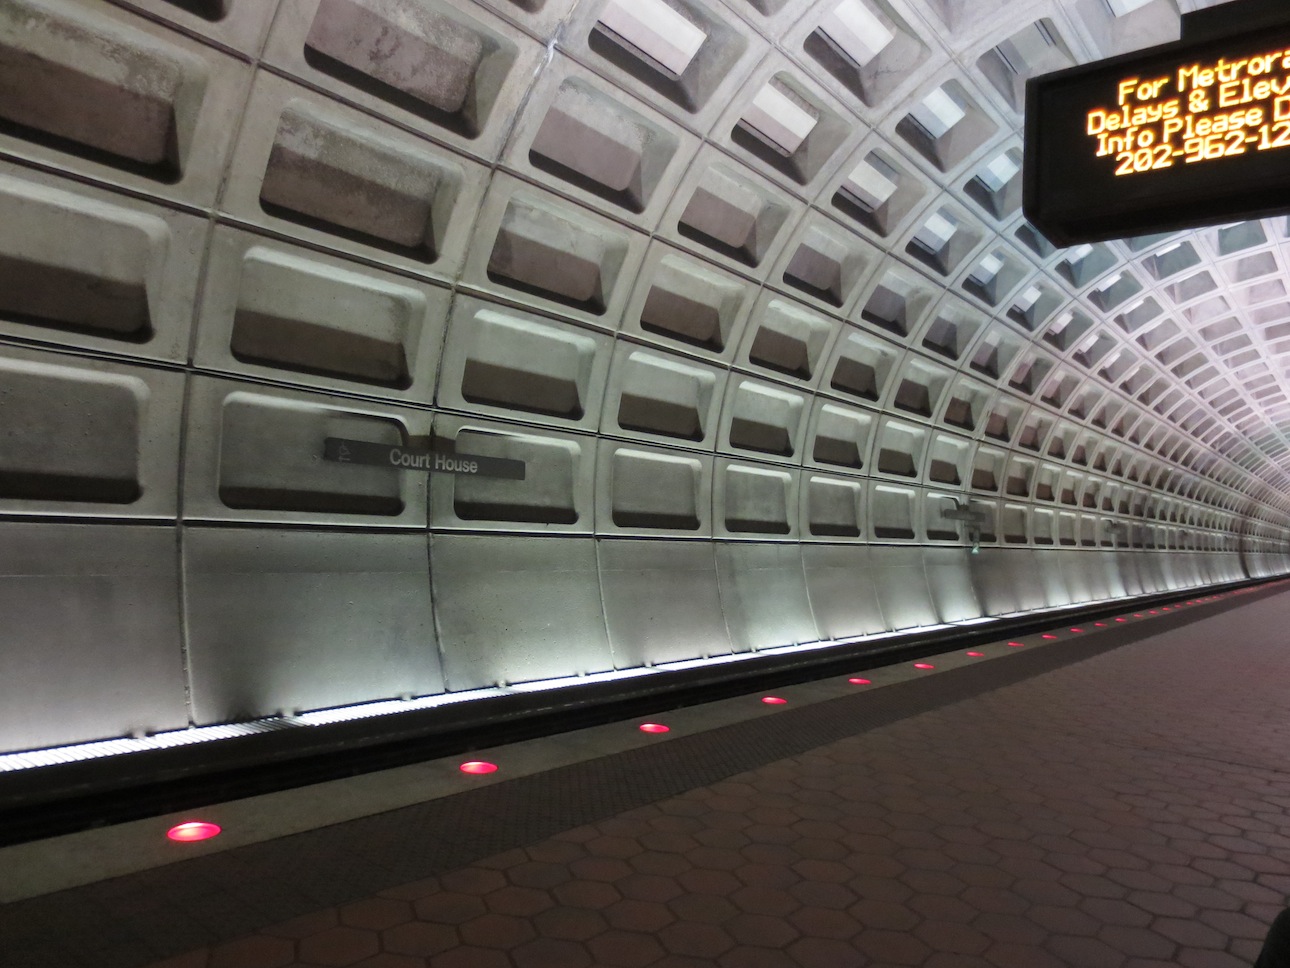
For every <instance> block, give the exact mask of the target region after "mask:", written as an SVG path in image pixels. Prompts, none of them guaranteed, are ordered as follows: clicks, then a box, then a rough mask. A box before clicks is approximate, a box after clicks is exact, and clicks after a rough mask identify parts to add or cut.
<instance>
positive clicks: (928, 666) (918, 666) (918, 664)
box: [914, 662, 936, 669]
mask: <svg viewBox="0 0 1290 968" xmlns="http://www.w3.org/2000/svg"><path fill="white" fill-rule="evenodd" d="M914 668H915V669H935V668H936V666H934V665H932V664H931V663H930V662H915V663H914Z"/></svg>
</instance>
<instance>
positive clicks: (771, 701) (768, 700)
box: [761, 696, 788, 706]
mask: <svg viewBox="0 0 1290 968" xmlns="http://www.w3.org/2000/svg"><path fill="white" fill-rule="evenodd" d="M761 701H762V702H764V703H765V704H766V705H767V706H784V705H787V703H788V700H787V699H780V698H779V696H762V697H761Z"/></svg>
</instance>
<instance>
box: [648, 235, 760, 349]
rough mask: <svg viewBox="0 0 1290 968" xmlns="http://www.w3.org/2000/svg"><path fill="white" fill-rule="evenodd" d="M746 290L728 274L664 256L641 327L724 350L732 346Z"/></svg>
mask: <svg viewBox="0 0 1290 968" xmlns="http://www.w3.org/2000/svg"><path fill="white" fill-rule="evenodd" d="M743 301H744V289H743V287H742V286H740V285H738V284H737V283H735V282H734V281H733V280H731V279H729V278H727V277H726V276H722V275H718V274H717V273H715V272H711V271H708V270H707V269H705V268H704V267H703V266H701V265H699V264H697V263H694V262H690V261H688V260H685V259H681V258H679V257H672V256H664V257H663V259H661V260H660V261H659V263H658V268H657V269H656V271H655V273H654V277H653V279H652V281H651V283H650V288H649V292H648V294H647V295H646V297H645V304H644V306H642V307H641V315H640V325H641V329H643V330H645V331H646V332H648V333H653V334H655V335H657V336H663V337H666V338H668V339H675V340H678V341H680V342H682V343H686V344H688V345H691V346H699V347H702V348H704V349H708V350H712V351H714V352H717V353H720V352H723V351H724V350H725V349H726V346H727V344H728V343H729V340H730V336H731V333H732V332H733V328H734V325H735V320H736V318H737V317H738V315H739V310H740V308H741V307H742V305H743Z"/></svg>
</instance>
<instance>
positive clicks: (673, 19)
mask: <svg viewBox="0 0 1290 968" xmlns="http://www.w3.org/2000/svg"><path fill="white" fill-rule="evenodd" d="M587 46H588V48H589V49H590V51H591V52H592V53H593V54H595V55H597V56H598V57H601V58H603V59H604V60H605V61H608V62H609V63H610V64H612V65H613V66H614V67H616V68H617V69H618V70H620V71H622V72H623V73H625V74H627V75H628V76H629V77H631V78H633V79H634V80H635V81H637V82H639V83H641V84H643V85H645V86H646V87H648V88H650V89H651V90H653V91H654V92H655V93H657V94H659V95H661V96H662V97H663V98H665V99H666V100H668V101H670V102H671V103H672V104H674V105H676V106H677V107H679V108H681V109H682V110H684V111H686V112H689V113H692V114H693V113H698V112H699V111H701V110H702V109H703V107H704V105H706V104H707V103H708V101H709V99H710V98H711V97H712V95H713V94H714V93H715V92H716V90H717V88H718V87H719V86H720V85H721V83H722V82H723V81H725V80H726V77H727V76H728V73H729V71H730V70H731V69H732V68H733V67H734V66H735V64H736V63H737V62H738V61H739V59H740V57H741V56H742V55H743V52H744V50H745V49H746V48H747V46H748V41H747V40H746V39H745V38H744V37H743V35H742V34H741V33H740V32H739V31H738V30H736V29H735V28H733V27H731V26H730V25H728V24H726V23H725V22H724V21H723V20H722V19H720V18H719V17H717V16H714V15H713V14H712V13H711V12H710V11H709V10H708V9H707V7H706V6H704V5H702V4H698V3H693V2H691V0H606V2H605V3H603V4H601V5H600V10H599V14H598V17H597V19H596V21H595V22H594V23H593V24H592V25H591V30H590V32H589V34H588V35H587Z"/></svg>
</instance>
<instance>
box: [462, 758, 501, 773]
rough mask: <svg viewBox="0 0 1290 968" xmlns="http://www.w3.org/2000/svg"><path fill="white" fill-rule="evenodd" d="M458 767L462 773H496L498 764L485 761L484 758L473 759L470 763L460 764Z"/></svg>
mask: <svg viewBox="0 0 1290 968" xmlns="http://www.w3.org/2000/svg"><path fill="white" fill-rule="evenodd" d="M458 769H459V770H461V772H462V773H474V774H483V773H496V772H497V764H496V763H488V762H485V761H484V760H471V761H470V762H469V763H463V764H461V766H459V767H458Z"/></svg>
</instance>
